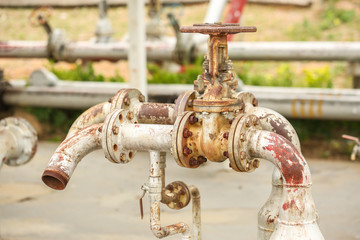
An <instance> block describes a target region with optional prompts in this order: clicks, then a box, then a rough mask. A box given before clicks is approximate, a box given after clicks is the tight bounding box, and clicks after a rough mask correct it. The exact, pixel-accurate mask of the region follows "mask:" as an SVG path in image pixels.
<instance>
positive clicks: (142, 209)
mask: <svg viewBox="0 0 360 240" xmlns="http://www.w3.org/2000/svg"><path fill="white" fill-rule="evenodd" d="M141 189H142V190H143V194H142V196H141V197H140V199H139V204H140V216H141V219H144V208H143V201H142V200H143V198H144V197H145V194H146V191H147V190H146V187H145V186H141Z"/></svg>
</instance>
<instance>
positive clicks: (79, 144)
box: [42, 123, 102, 190]
mask: <svg viewBox="0 0 360 240" xmlns="http://www.w3.org/2000/svg"><path fill="white" fill-rule="evenodd" d="M101 131H102V124H101V123H98V124H94V125H92V126H90V127H87V128H84V129H82V130H80V131H78V132H77V133H76V134H75V135H73V136H72V137H70V138H67V139H66V140H65V141H63V142H62V143H61V144H60V146H59V147H58V148H57V149H56V151H55V153H54V155H53V156H52V157H51V159H50V162H49V163H48V165H47V167H46V169H45V171H44V173H43V175H42V180H43V182H44V183H45V184H46V185H48V186H49V187H51V188H53V189H57V190H62V189H64V188H65V187H66V185H67V183H68V181H69V180H70V178H71V175H72V174H73V172H74V170H75V168H76V166H77V164H78V163H79V162H80V161H81V160H82V158H83V157H84V156H85V155H87V154H88V153H90V152H92V151H94V150H96V149H99V148H101V139H100V134H101Z"/></svg>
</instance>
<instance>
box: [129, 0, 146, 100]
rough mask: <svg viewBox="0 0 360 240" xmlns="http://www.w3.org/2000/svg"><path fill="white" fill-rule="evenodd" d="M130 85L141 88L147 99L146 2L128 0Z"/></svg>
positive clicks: (142, 0)
mask: <svg viewBox="0 0 360 240" xmlns="http://www.w3.org/2000/svg"><path fill="white" fill-rule="evenodd" d="M128 9H129V56H128V59H129V68H130V86H131V87H132V88H136V89H139V91H140V92H142V94H144V96H145V98H146V99H147V80H146V49H145V2H144V0H128Z"/></svg>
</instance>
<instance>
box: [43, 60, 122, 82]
mask: <svg viewBox="0 0 360 240" xmlns="http://www.w3.org/2000/svg"><path fill="white" fill-rule="evenodd" d="M48 69H49V71H51V72H53V73H54V74H55V75H56V76H57V77H58V78H59V79H61V80H73V81H91V82H125V80H124V78H123V77H122V76H120V74H119V72H118V71H116V72H115V75H114V76H112V77H109V78H105V77H104V76H103V75H101V74H97V73H95V70H94V67H93V63H92V62H87V63H85V64H84V65H82V64H79V63H76V64H75V68H74V69H61V68H56V67H55V64H54V62H53V61H49V66H48Z"/></svg>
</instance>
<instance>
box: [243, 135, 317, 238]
mask: <svg viewBox="0 0 360 240" xmlns="http://www.w3.org/2000/svg"><path fill="white" fill-rule="evenodd" d="M248 136H249V139H248V141H247V146H248V151H249V153H250V155H251V157H254V158H262V159H266V160H268V161H270V162H272V163H273V164H274V165H275V166H276V167H277V168H278V169H279V170H280V171H281V173H282V176H283V183H284V188H283V197H282V203H281V207H280V211H279V217H278V221H277V227H276V229H275V231H274V233H273V234H272V236H271V239H272V240H278V239H288V236H292V237H293V239H313V240H315V239H324V237H323V236H322V234H321V232H320V229H319V227H318V225H317V222H316V210H315V203H314V201H313V198H312V195H311V188H310V186H311V174H310V169H309V166H308V164H307V162H306V160H305V158H304V157H303V156H302V154H301V152H300V151H299V150H298V149H297V148H296V147H295V146H294V144H292V143H291V142H289V141H288V140H287V139H286V138H284V137H282V136H280V135H279V134H276V133H272V132H268V131H263V130H252V131H250V132H249V135H248Z"/></svg>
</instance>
